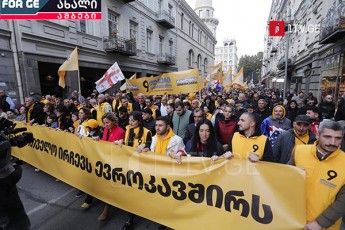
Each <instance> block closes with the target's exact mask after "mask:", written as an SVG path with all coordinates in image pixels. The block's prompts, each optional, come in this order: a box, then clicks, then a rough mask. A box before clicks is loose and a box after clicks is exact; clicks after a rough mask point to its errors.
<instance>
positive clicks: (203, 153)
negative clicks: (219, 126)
mask: <svg viewBox="0 0 345 230" xmlns="http://www.w3.org/2000/svg"><path fill="white" fill-rule="evenodd" d="M186 152H187V153H188V154H190V155H191V156H195V157H212V156H220V155H222V154H223V153H224V150H223V146H222V145H221V144H220V143H219V142H218V141H217V140H216V135H215V132H214V128H213V125H212V123H211V121H209V120H208V119H202V120H200V121H199V122H198V123H197V125H196V128H195V133H194V136H193V138H192V139H191V140H189V141H188V142H187V144H186Z"/></svg>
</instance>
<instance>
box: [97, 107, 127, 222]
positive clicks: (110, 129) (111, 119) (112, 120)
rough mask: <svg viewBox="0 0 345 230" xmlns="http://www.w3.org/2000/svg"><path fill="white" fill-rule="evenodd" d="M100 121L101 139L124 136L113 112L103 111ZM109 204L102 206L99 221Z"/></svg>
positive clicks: (116, 138) (102, 219)
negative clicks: (102, 127) (102, 125)
mask: <svg viewBox="0 0 345 230" xmlns="http://www.w3.org/2000/svg"><path fill="white" fill-rule="evenodd" d="M102 121H103V123H104V127H105V128H104V132H103V137H102V140H103V141H108V142H113V143H117V142H118V141H120V140H122V139H124V138H125V131H124V130H123V129H122V128H121V127H120V126H118V118H117V117H116V115H115V113H113V112H108V113H105V114H104V115H103V117H102ZM109 209H110V205H109V204H106V205H105V206H104V209H103V212H102V213H101V215H100V216H99V217H98V220H99V221H104V220H106V219H107V218H108V214H109Z"/></svg>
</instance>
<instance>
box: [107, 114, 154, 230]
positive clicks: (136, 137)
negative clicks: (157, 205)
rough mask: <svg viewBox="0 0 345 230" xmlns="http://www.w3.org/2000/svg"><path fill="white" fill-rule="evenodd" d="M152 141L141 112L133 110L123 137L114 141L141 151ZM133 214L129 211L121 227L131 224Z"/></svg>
mask: <svg viewBox="0 0 345 230" xmlns="http://www.w3.org/2000/svg"><path fill="white" fill-rule="evenodd" d="M151 141H152V135H151V132H150V131H149V130H148V129H146V128H145V127H144V124H143V118H142V116H141V113H140V112H138V111H133V112H131V113H130V114H129V125H127V126H126V134H125V139H122V140H119V141H115V142H114V143H115V144H117V145H119V146H120V147H121V146H122V145H123V144H124V145H127V146H131V147H134V148H136V149H137V151H138V152H142V150H143V149H144V148H150V146H151ZM134 217H135V215H134V214H133V213H129V216H128V219H127V221H126V223H125V225H124V226H123V229H128V228H129V227H130V226H132V224H133V219H134Z"/></svg>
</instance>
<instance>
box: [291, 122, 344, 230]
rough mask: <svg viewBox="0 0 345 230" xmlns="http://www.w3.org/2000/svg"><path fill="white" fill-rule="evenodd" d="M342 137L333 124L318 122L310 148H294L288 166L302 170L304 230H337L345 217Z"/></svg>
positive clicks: (342, 131)
mask: <svg viewBox="0 0 345 230" xmlns="http://www.w3.org/2000/svg"><path fill="white" fill-rule="evenodd" d="M343 136H344V129H343V127H342V126H341V125H340V124H339V123H338V122H336V121H331V120H328V121H323V122H322V123H320V126H319V132H318V133H317V134H316V137H317V141H316V142H315V143H314V144H313V145H297V146H296V150H295V155H294V157H293V160H292V161H291V162H289V163H291V164H294V165H296V166H297V167H300V168H303V169H304V170H305V171H306V186H307V187H306V198H307V222H308V223H307V224H306V225H305V227H304V229H307V230H321V229H324V228H327V229H339V226H340V223H341V217H342V216H344V215H345V167H344V162H345V153H344V152H343V151H341V150H340V149H339V146H340V144H341V141H342V138H343Z"/></svg>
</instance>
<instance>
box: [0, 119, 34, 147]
mask: <svg viewBox="0 0 345 230" xmlns="http://www.w3.org/2000/svg"><path fill="white" fill-rule="evenodd" d="M16 125H17V124H16V123H14V122H13V121H10V120H7V119H6V118H0V141H4V140H8V141H9V142H10V144H11V146H15V147H19V148H22V147H24V146H25V145H26V144H28V143H31V142H33V141H34V136H33V135H32V133H30V132H24V131H26V130H27V128H25V127H23V128H15V127H16ZM20 132H24V133H22V134H20V135H17V136H14V135H15V134H17V133H20Z"/></svg>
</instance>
